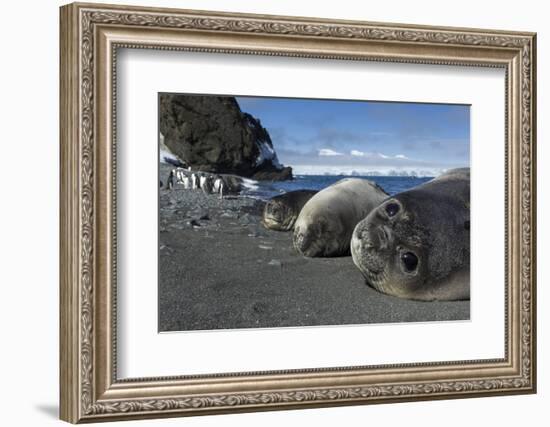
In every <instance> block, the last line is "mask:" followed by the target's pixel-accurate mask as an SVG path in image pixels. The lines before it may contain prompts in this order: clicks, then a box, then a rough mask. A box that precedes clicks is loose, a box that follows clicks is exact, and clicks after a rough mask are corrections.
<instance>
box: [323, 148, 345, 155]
mask: <svg viewBox="0 0 550 427" xmlns="http://www.w3.org/2000/svg"><path fill="white" fill-rule="evenodd" d="M319 156H343V154H342V153H339V152H338V151H334V150H331V149H330V148H321V149H320V150H319Z"/></svg>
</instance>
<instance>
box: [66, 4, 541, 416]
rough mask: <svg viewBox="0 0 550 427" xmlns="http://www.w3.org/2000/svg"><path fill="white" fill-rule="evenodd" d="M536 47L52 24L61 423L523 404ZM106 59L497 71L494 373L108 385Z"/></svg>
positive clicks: (340, 29) (396, 370)
mask: <svg viewBox="0 0 550 427" xmlns="http://www.w3.org/2000/svg"><path fill="white" fill-rule="evenodd" d="M535 41H536V38H535V34H533V33H518V32H507V31H487V30H477V29H462V28H461V29H459V28H435V27H424V26H411V25H400V24H381V23H368V22H353V21H329V20H322V19H310V18H295V17H281V16H263V15H242V14H230V13H217V12H198V11H188V10H174V9H157V8H154V9H153V8H141V7H126V6H112V5H99V4H71V5H67V6H63V7H62V8H61V40H60V43H61V49H60V50H61V83H60V91H61V94H60V105H61V107H60V108H61V113H60V114H61V119H60V135H61V206H60V209H61V219H60V228H61V240H60V246H61V248H60V252H61V266H60V268H61V270H60V273H61V274H60V276H61V279H60V304H61V313H60V316H61V319H60V324H61V330H60V338H61V339H60V342H61V352H60V354H61V355H60V382H61V418H62V419H63V420H66V421H69V422H73V423H77V422H86V421H88V422H89V421H107V420H116V419H128V418H152V417H166V416H181V415H199V414H213V413H226V412H234V411H257V410H270V409H272V410H273V409H285V408H306V407H315V406H328V405H350V404H365V403H382V402H398V401H408V400H424V399H442V398H457V397H475V396H486V395H493V394H505V393H506V394H518V393H533V392H535V389H536V386H535V385H536V341H535V327H536V319H535V278H536V270H535V268H536V263H535V261H536V258H535V255H536V254H535V248H536V242H535V237H536V222H535V221H536V218H535V214H536V183H535V176H536V173H535ZM117 47H132V48H154V49H173V50H193V51H204V52H225V53H236V52H238V53H244V54H252V55H282V56H298V57H315V58H331V59H334V58H339V59H347V60H376V61H394V62H407V63H435V64H447V65H459V64H460V65H465V64H466V65H473V66H490V67H502V68H504V69H505V71H506V76H507V78H506V91H505V93H503V96H505V97H506V106H507V117H506V176H505V177H503V179H505V184H506V212H505V215H506V230H505V234H506V272H505V277H506V284H505V286H506V308H505V310H506V322H505V329H506V334H505V335H506V340H505V343H504V345H505V357H504V358H503V359H498V360H473V361H467V362H462V361H461V362H454V363H453V362H449V363H426V364H407V365H399V366H389V365H387V366H378V367H372V366H371V367H341V368H334V369H312V370H301V371H298V370H296V371H285V372H280V371H279V372H255V373H243V374H239V375H224V374H219V375H209V376H193V377H177V378H146V379H135V380H131V381H128V380H126V381H121V380H117V377H116V359H115V355H116V339H115V337H116V335H115V333H114V331H115V326H116V325H115V316H116V294H115V292H116V288H115V278H116V257H115V250H116V232H115V228H114V227H115V220H116V217H115V211H116V209H115V204H114V201H115V191H116V188H115V185H114V175H115V172H114V170H115V166H116V161H115V160H116V159H115V158H114V154H113V147H114V129H115V125H116V117H115V109H114V103H115V101H116V98H115V95H114V88H115V78H116V75H115V74H114V64H115V62H116V50H117Z"/></svg>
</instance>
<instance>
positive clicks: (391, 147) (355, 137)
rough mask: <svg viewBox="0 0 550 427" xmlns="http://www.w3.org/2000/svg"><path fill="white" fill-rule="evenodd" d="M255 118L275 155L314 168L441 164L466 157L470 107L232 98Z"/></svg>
mask: <svg viewBox="0 0 550 427" xmlns="http://www.w3.org/2000/svg"><path fill="white" fill-rule="evenodd" d="M237 101H238V103H239V105H240V107H241V110H243V111H246V112H248V113H250V114H252V115H253V116H254V117H256V118H259V119H260V121H261V123H262V125H263V126H264V127H265V128H266V129H267V130H268V132H269V134H270V135H271V139H272V141H273V145H274V147H275V150H276V152H277V154H278V156H279V160H280V161H281V162H282V163H283V164H285V165H289V166H293V167H296V166H298V167H302V166H305V167H313V166H315V167H316V168H318V170H319V171H322V170H323V169H330V168H333V169H334V168H336V169H337V168H340V169H350V168H351V169H353V168H355V169H360V170H366V169H377V168H378V169H388V168H396V169H411V170H414V169H422V168H426V169H430V168H432V169H434V168H435V169H438V168H439V169H446V168H450V167H460V166H468V165H469V163H470V161H469V157H470V107H469V106H466V105H450V104H420V103H401V102H371V101H339V100H314V99H291V98H258V97H237Z"/></svg>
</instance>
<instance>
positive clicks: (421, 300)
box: [158, 93, 470, 332]
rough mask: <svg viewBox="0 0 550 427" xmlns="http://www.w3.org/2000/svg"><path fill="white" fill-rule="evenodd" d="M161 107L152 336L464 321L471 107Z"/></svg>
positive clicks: (186, 98)
mask: <svg viewBox="0 0 550 427" xmlns="http://www.w3.org/2000/svg"><path fill="white" fill-rule="evenodd" d="M158 100H159V293H158V294H159V301H158V303H159V331H160V332H168V331H189V330H215V329H239V328H273V327H292V326H294V327H296V326H320V325H352V324H368V323H393V322H426V321H448V320H467V319H469V316H470V169H469V166H470V107H469V106H468V105H451V104H426V103H404V102H376V101H350V100H332V99H297V98H274V97H273V98H272V97H250V96H246V97H244V96H218V95H196V94H178V93H159V97H158Z"/></svg>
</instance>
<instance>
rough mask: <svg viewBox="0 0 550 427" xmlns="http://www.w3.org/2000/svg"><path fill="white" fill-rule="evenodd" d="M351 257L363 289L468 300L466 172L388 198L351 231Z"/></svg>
mask: <svg viewBox="0 0 550 427" xmlns="http://www.w3.org/2000/svg"><path fill="white" fill-rule="evenodd" d="M351 254H352V257H353V262H354V263H355V265H356V266H357V267H358V268H359V270H361V272H362V273H363V276H364V277H365V279H366V282H367V284H368V285H370V286H371V287H373V288H375V289H377V290H378V291H380V292H383V293H385V294H389V295H393V296H396V297H400V298H407V299H415V300H423V301H433V300H442V301H445V300H446V301H449V300H467V299H470V169H469V168H461V169H453V170H450V171H448V172H447V173H445V174H443V175H441V176H439V177H437V178H435V179H433V180H431V181H428V182H426V183H424V184H421V185H419V186H418V187H415V188H413V189H411V190H408V191H404V192H402V193H399V194H397V195H395V196H393V197H390V198H388V199H387V200H386V201H384V203H382V204H381V205H380V206H379V207H377V208H376V209H374V210H373V211H372V212H371V213H370V214H369V215H368V216H367V217H366V218H365V219H364V220H362V221H361V222H360V223H359V224H357V226H356V227H355V230H354V232H353V237H352V240H351Z"/></svg>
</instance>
